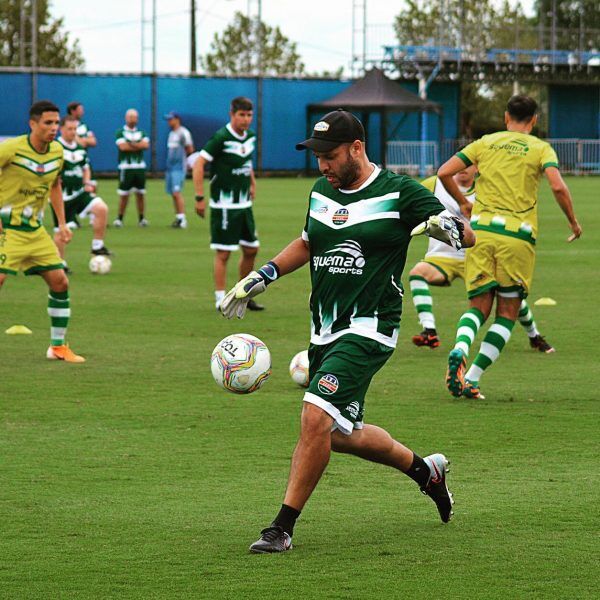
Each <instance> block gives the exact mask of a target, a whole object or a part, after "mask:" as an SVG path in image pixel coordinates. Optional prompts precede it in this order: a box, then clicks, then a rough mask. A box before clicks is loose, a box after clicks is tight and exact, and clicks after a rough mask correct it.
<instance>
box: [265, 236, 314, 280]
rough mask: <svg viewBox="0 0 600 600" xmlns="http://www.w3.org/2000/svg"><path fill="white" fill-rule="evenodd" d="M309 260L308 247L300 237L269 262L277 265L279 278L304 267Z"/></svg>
mask: <svg viewBox="0 0 600 600" xmlns="http://www.w3.org/2000/svg"><path fill="white" fill-rule="evenodd" d="M309 260H310V247H309V245H308V242H307V241H305V240H303V239H302V238H301V237H299V238H296V239H295V240H294V241H293V242H291V243H290V244H288V245H287V246H286V247H285V248H284V249H283V250H282V251H281V252H280V253H279V254H278V255H277V256H276V257H275V258H273V259H272V260H271V262H272V263H275V264H276V265H277V269H278V270H279V277H283V275H287V274H288V273H291V272H292V271H295V270H296V269H299V268H300V267H302V266H304V265H305V264H306V263H307V262H308V261H309Z"/></svg>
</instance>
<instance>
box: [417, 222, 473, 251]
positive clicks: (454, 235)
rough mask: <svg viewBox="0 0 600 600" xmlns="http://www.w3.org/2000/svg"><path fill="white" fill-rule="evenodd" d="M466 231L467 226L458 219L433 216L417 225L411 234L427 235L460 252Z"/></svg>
mask: <svg viewBox="0 0 600 600" xmlns="http://www.w3.org/2000/svg"><path fill="white" fill-rule="evenodd" d="M464 230H465V226H464V224H463V222H462V221H461V220H460V219H458V218H457V217H445V216H443V215H433V216H432V217H429V219H427V221H423V223H421V224H420V225H417V226H416V227H415V228H414V229H413V230H412V231H411V232H410V235H422V234H425V235H427V236H429V237H432V238H435V239H436V240H439V241H440V242H444V243H445V244H448V246H452V247H453V248H455V249H456V250H460V249H461V248H462V241H463V233H464Z"/></svg>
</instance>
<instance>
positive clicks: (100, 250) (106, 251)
mask: <svg viewBox="0 0 600 600" xmlns="http://www.w3.org/2000/svg"><path fill="white" fill-rule="evenodd" d="M92 254H93V255H95V256H112V255H113V253H112V252H111V251H110V250H109V249H108V248H107V247H106V246H102V248H98V250H92Z"/></svg>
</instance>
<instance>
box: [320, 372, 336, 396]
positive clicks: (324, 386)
mask: <svg viewBox="0 0 600 600" xmlns="http://www.w3.org/2000/svg"><path fill="white" fill-rule="evenodd" d="M317 387H318V388H319V391H320V392H321V393H322V394H325V395H326V396H330V395H331V394H335V392H337V390H338V388H339V387H340V384H339V382H338V379H337V377H336V376H335V375H331V374H330V373H327V375H323V377H321V379H319V383H318V384H317Z"/></svg>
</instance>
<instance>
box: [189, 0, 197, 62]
mask: <svg viewBox="0 0 600 600" xmlns="http://www.w3.org/2000/svg"><path fill="white" fill-rule="evenodd" d="M191 11H192V14H191V19H190V25H191V27H190V71H191V72H192V73H196V72H197V71H198V68H197V65H196V0H192V6H191Z"/></svg>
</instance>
